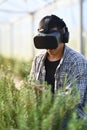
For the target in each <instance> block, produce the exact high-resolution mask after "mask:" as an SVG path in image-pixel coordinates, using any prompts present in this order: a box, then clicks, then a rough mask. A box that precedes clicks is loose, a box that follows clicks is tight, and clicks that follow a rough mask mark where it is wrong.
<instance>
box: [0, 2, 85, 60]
mask: <svg viewBox="0 0 87 130" xmlns="http://www.w3.org/2000/svg"><path fill="white" fill-rule="evenodd" d="M86 5H87V0H66V2H65V1H64V0H32V1H31V0H0V54H1V55H3V56H6V57H13V58H14V57H15V58H18V59H24V60H30V59H32V57H34V56H35V55H36V54H37V53H39V52H40V51H41V50H38V49H36V48H35V47H34V45H33V37H34V35H35V34H36V33H37V27H38V22H39V21H40V19H41V18H42V17H43V16H45V15H50V14H55V15H57V16H59V17H60V18H62V19H63V20H64V21H65V22H66V25H67V27H68V30H69V33H70V38H69V43H68V44H67V45H68V46H70V47H72V48H74V49H75V50H76V51H78V52H80V53H82V54H83V55H85V57H86V58H87V50H86V48H87V44H86V41H87V37H86V36H87V24H86V23H87V17H86V14H87V6H86Z"/></svg>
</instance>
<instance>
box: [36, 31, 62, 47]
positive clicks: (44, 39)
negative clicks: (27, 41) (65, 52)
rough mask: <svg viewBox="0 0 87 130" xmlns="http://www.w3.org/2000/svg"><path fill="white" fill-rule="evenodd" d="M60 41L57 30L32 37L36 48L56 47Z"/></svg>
mask: <svg viewBox="0 0 87 130" xmlns="http://www.w3.org/2000/svg"><path fill="white" fill-rule="evenodd" d="M60 42H61V35H60V33H59V32H58V31H52V32H50V33H48V34H45V33H39V34H38V35H36V36H35V37H34V45H35V47H36V48H37V49H56V48H57V46H58V43H60Z"/></svg>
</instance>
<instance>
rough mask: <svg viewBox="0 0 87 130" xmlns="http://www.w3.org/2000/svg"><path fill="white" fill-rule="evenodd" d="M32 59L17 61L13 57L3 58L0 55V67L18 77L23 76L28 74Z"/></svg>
mask: <svg viewBox="0 0 87 130" xmlns="http://www.w3.org/2000/svg"><path fill="white" fill-rule="evenodd" d="M31 64H32V60H30V61H22V60H21V61H19V60H17V59H13V58H5V57H3V56H0V69H3V71H5V72H7V71H9V72H10V73H12V74H14V76H18V77H20V78H25V77H26V76H28V75H29V72H30V69H31Z"/></svg>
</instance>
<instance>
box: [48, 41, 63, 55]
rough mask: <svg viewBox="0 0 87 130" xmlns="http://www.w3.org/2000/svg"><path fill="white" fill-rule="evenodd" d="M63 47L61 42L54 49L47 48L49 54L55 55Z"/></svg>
mask: <svg viewBox="0 0 87 130" xmlns="http://www.w3.org/2000/svg"><path fill="white" fill-rule="evenodd" d="M63 47H64V44H63V43H60V44H59V45H58V47H57V48H56V49H47V52H48V54H49V55H53V56H54V55H57V54H58V53H60V52H61V50H62V48H63Z"/></svg>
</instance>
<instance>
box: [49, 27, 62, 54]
mask: <svg viewBox="0 0 87 130" xmlns="http://www.w3.org/2000/svg"><path fill="white" fill-rule="evenodd" d="M51 30H53V31H54V30H55V31H57V30H58V28H57V27H54V28H52V29H51ZM63 46H64V44H63V43H59V44H58V47H57V48H56V49H47V52H48V54H49V55H57V54H58V53H59V52H60V51H61V49H62V48H63Z"/></svg>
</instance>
